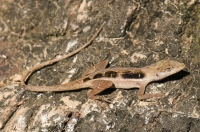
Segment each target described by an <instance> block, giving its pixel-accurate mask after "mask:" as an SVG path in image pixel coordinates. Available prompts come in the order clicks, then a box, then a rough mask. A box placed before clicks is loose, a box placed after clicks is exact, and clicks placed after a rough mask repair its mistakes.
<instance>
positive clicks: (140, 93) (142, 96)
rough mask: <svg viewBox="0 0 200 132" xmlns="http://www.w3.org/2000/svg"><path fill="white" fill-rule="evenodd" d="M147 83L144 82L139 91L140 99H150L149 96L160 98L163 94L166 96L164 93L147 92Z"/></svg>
mask: <svg viewBox="0 0 200 132" xmlns="http://www.w3.org/2000/svg"><path fill="white" fill-rule="evenodd" d="M146 85H147V84H143V85H142V86H141V87H140V88H139V91H138V99H139V100H144V99H149V98H158V97H161V96H164V94H162V93H155V94H145V88H146Z"/></svg>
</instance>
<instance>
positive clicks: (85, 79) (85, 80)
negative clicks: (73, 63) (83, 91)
mask: <svg viewBox="0 0 200 132" xmlns="http://www.w3.org/2000/svg"><path fill="white" fill-rule="evenodd" d="M89 80H91V79H90V78H89V77H87V78H84V79H83V82H87V81H89Z"/></svg>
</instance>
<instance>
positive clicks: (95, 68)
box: [82, 60, 108, 77]
mask: <svg viewBox="0 0 200 132" xmlns="http://www.w3.org/2000/svg"><path fill="white" fill-rule="evenodd" d="M107 65H108V60H104V61H102V62H100V63H98V64H96V65H94V66H92V67H90V68H89V70H87V71H86V72H84V73H83V75H82V77H84V76H87V75H89V74H91V73H94V72H96V71H99V70H103V69H105V68H106V66H107Z"/></svg>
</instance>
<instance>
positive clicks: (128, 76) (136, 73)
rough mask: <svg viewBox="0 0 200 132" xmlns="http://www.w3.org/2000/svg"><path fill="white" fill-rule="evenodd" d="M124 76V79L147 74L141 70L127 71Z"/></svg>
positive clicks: (141, 76) (139, 77)
mask: <svg viewBox="0 0 200 132" xmlns="http://www.w3.org/2000/svg"><path fill="white" fill-rule="evenodd" d="M122 77H123V78H124V79H141V78H144V77H145V74H144V73H143V72H141V71H140V72H131V71H127V72H124V73H123V74H122Z"/></svg>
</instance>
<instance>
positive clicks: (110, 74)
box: [105, 71, 117, 78]
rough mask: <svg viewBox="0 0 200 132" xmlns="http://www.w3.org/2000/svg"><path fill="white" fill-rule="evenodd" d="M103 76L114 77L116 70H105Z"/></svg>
mask: <svg viewBox="0 0 200 132" xmlns="http://www.w3.org/2000/svg"><path fill="white" fill-rule="evenodd" d="M105 77H113V78H115V77H117V72H115V71H107V72H106V73H105Z"/></svg>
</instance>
